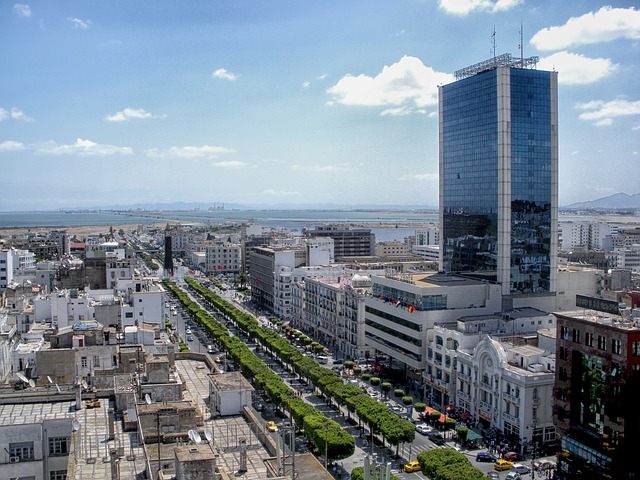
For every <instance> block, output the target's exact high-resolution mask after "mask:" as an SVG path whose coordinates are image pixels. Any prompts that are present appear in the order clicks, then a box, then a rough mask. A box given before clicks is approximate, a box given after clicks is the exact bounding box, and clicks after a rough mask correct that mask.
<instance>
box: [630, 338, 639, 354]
mask: <svg viewBox="0 0 640 480" xmlns="http://www.w3.org/2000/svg"><path fill="white" fill-rule="evenodd" d="M631 355H633V356H634V357H640V341H638V342H633V343H632V344H631Z"/></svg>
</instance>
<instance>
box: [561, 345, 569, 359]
mask: <svg viewBox="0 0 640 480" xmlns="http://www.w3.org/2000/svg"><path fill="white" fill-rule="evenodd" d="M560 360H569V349H568V348H567V347H560Z"/></svg>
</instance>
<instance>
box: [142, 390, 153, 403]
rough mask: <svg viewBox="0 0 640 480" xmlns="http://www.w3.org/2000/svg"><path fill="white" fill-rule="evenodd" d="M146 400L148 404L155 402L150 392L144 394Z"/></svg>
mask: <svg viewBox="0 0 640 480" xmlns="http://www.w3.org/2000/svg"><path fill="white" fill-rule="evenodd" d="M144 401H145V402H147V405H151V404H152V403H153V401H152V400H151V396H150V395H149V394H148V393H145V394H144Z"/></svg>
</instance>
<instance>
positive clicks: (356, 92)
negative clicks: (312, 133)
mask: <svg viewBox="0 0 640 480" xmlns="http://www.w3.org/2000/svg"><path fill="white" fill-rule="evenodd" d="M453 80H454V77H453V75H450V74H448V73H442V72H436V71H435V70H433V69H432V68H430V67H427V66H425V65H424V64H423V63H422V62H421V61H420V59H418V58H416V57H410V56H404V57H402V58H401V59H400V61H399V62H397V63H394V64H393V65H391V66H385V67H384V68H383V69H382V71H381V72H380V73H379V74H378V75H376V76H375V77H370V76H368V75H364V74H360V75H358V76H357V77H354V76H353V75H350V74H349V75H346V76H344V77H342V78H341V79H340V80H339V81H338V83H336V84H335V85H334V86H333V87H331V88H329V89H328V90H327V93H329V94H331V95H333V96H334V98H335V101H336V102H338V103H341V104H343V105H363V106H386V105H389V106H401V105H404V106H405V107H406V108H409V109H412V110H414V109H415V108H416V107H417V108H421V107H425V106H427V105H437V103H438V85H439V84H444V83H450V82H452V81H453ZM391 113H392V112H388V113H387V114H391ZM396 113H397V112H396Z"/></svg>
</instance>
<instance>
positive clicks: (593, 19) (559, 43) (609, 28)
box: [531, 6, 640, 50]
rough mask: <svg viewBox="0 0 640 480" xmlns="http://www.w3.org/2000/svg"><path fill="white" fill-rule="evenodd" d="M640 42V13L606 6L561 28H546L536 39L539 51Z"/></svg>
mask: <svg viewBox="0 0 640 480" xmlns="http://www.w3.org/2000/svg"><path fill="white" fill-rule="evenodd" d="M618 38H627V39H630V40H638V39H640V10H636V9H635V8H634V7H630V8H612V7H610V6H607V7H602V8H601V9H600V10H598V11H597V12H595V13H594V12H589V13H585V14H584V15H582V16H581V17H571V18H570V19H569V20H567V23H565V24H564V25H561V26H556V27H549V28H543V29H542V30H540V31H538V32H537V33H536V34H535V35H534V36H533V37H532V38H531V43H532V44H533V45H535V47H536V48H537V49H538V50H561V49H565V48H569V47H572V46H578V45H590V44H594V43H601V42H609V41H611V40H616V39H618Z"/></svg>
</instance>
